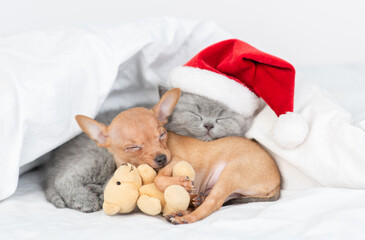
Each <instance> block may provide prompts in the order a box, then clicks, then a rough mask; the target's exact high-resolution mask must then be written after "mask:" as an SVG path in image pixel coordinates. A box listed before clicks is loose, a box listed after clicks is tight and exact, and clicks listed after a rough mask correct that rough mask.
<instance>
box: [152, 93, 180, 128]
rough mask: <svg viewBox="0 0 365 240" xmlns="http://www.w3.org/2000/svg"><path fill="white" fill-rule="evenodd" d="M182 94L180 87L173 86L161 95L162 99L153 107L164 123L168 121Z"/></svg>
mask: <svg viewBox="0 0 365 240" xmlns="http://www.w3.org/2000/svg"><path fill="white" fill-rule="evenodd" d="M180 95H181V90H180V88H173V89H171V90H169V91H167V92H166V93H165V94H164V95H163V96H162V97H161V100H160V101H159V102H158V103H157V104H156V105H155V106H154V107H153V109H152V110H153V111H154V112H155V114H156V117H157V119H158V121H160V123H161V124H162V125H165V124H166V123H167V119H168V117H169V116H170V115H171V113H172V111H173V110H174V108H175V106H176V104H177V102H178V101H179V98H180Z"/></svg>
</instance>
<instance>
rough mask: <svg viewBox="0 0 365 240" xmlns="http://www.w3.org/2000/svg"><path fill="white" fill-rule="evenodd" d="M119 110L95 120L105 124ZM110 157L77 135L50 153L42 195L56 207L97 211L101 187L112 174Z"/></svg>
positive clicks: (90, 141)
mask: <svg viewBox="0 0 365 240" xmlns="http://www.w3.org/2000/svg"><path fill="white" fill-rule="evenodd" d="M119 112H120V111H115V112H108V113H105V114H102V115H100V116H98V117H97V118H96V119H97V120H98V121H100V122H102V123H105V124H107V125H109V124H110V122H111V120H112V119H113V118H114V117H115V116H116V115H117V114H118V113H119ZM115 168H116V167H115V163H114V159H113V156H112V155H111V154H110V153H109V152H108V151H107V150H106V149H104V148H101V147H99V146H97V145H96V143H95V142H94V141H93V140H91V139H90V138H89V137H88V136H87V135H86V134H84V133H83V134H80V135H78V136H76V137H75V138H73V139H71V140H70V141H68V142H66V143H65V144H63V145H62V146H60V147H59V148H57V149H55V150H54V152H53V156H52V160H50V161H49V162H48V163H47V164H46V166H45V174H46V178H45V185H44V187H45V194H46V198H47V200H48V201H50V202H51V203H53V204H54V205H55V206H56V207H58V208H64V207H68V208H73V209H76V210H79V211H82V212H94V211H97V210H100V209H101V208H102V204H103V190H104V184H105V183H106V182H107V180H108V179H109V178H110V176H111V175H112V174H113V172H114V171H115Z"/></svg>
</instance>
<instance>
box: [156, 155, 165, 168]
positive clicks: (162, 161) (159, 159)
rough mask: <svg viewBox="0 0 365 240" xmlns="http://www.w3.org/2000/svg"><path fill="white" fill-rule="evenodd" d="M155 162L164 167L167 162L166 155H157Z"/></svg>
mask: <svg viewBox="0 0 365 240" xmlns="http://www.w3.org/2000/svg"><path fill="white" fill-rule="evenodd" d="M155 162H156V163H157V164H158V166H159V167H163V166H165V164H166V155H165V154H161V155H158V156H157V157H155Z"/></svg>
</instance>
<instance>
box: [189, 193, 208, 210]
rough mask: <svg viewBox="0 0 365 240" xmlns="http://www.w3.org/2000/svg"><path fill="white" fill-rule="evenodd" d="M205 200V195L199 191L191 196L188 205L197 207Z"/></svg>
mask: <svg viewBox="0 0 365 240" xmlns="http://www.w3.org/2000/svg"><path fill="white" fill-rule="evenodd" d="M204 200H205V196H204V194H203V193H199V194H196V195H193V196H192V199H191V203H190V205H191V206H193V207H194V208H197V207H199V206H200V205H201V204H202V203H203V202H204Z"/></svg>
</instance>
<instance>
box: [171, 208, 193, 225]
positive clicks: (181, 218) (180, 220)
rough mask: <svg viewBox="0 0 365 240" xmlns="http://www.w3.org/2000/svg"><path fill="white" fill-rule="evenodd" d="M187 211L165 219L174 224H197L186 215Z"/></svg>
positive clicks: (173, 214)
mask: <svg viewBox="0 0 365 240" xmlns="http://www.w3.org/2000/svg"><path fill="white" fill-rule="evenodd" d="M185 213H186V212H185V211H180V212H176V213H172V214H168V215H166V216H165V219H166V220H167V221H168V222H170V223H172V224H175V225H176V224H188V223H193V222H195V220H194V218H193V217H192V216H191V215H190V214H186V215H185Z"/></svg>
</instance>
